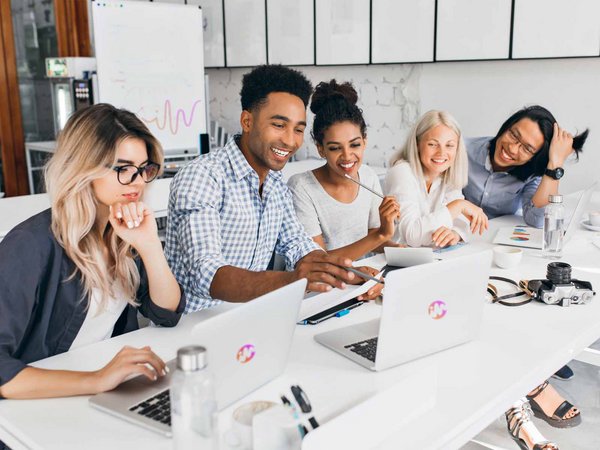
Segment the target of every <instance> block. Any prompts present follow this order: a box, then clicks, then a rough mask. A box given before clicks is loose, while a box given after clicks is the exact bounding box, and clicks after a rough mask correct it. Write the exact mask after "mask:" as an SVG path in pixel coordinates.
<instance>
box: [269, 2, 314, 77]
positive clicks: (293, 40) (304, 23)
mask: <svg viewBox="0 0 600 450" xmlns="http://www.w3.org/2000/svg"><path fill="white" fill-rule="evenodd" d="M314 7H315V5H314V0H267V36H268V43H269V45H268V55H269V64H287V65H313V64H314V63H315V20H314Z"/></svg>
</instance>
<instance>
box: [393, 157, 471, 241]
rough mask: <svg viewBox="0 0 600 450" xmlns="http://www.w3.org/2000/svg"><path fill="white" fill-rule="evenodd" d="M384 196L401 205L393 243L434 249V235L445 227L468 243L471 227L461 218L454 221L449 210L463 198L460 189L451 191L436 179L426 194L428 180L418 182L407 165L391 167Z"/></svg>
mask: <svg viewBox="0 0 600 450" xmlns="http://www.w3.org/2000/svg"><path fill="white" fill-rule="evenodd" d="M384 192H385V193H386V195H393V196H394V197H396V200H397V201H398V203H400V222H399V223H398V225H397V226H396V231H395V233H394V241H396V242H399V243H401V244H407V245H409V246H410V247H423V246H431V245H432V244H433V241H432V240H431V235H432V234H433V232H434V231H435V230H437V229H438V228H439V227H441V226H444V227H447V228H451V229H452V230H454V231H456V232H457V233H458V234H459V235H460V236H461V238H462V239H463V240H464V241H466V239H467V236H468V230H469V223H468V221H467V220H466V219H465V218H464V217H463V216H459V217H457V218H456V219H454V220H452V216H451V215H450V211H449V210H448V208H447V207H446V205H447V204H448V203H450V202H451V201H453V200H457V199H462V198H464V197H463V195H462V191H461V190H460V189H448V188H447V186H446V185H444V184H443V183H442V178H441V177H437V178H436V179H435V180H434V182H433V183H432V184H431V189H430V190H429V192H427V189H426V187H425V180H418V179H417V177H416V176H415V174H414V173H413V171H412V169H411V168H410V165H409V164H408V162H406V161H402V162H399V163H397V164H395V165H394V166H393V167H391V168H390V169H389V170H388V172H387V175H386V177H385V181H384Z"/></svg>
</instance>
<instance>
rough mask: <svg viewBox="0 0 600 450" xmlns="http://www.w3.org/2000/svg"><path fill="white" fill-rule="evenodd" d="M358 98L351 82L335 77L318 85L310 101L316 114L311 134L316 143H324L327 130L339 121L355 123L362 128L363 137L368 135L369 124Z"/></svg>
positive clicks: (311, 107) (311, 108)
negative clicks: (359, 105) (338, 79)
mask: <svg viewBox="0 0 600 450" xmlns="http://www.w3.org/2000/svg"><path fill="white" fill-rule="evenodd" d="M357 100H358V94H357V93H356V90H355V89H354V86H352V84H351V83H349V82H345V83H342V84H338V82H337V81H336V80H335V79H333V80H331V81H330V82H329V83H326V82H324V81H322V82H321V83H319V84H318V85H317V88H316V89H315V93H314V94H313V97H312V101H311V103H310V110H311V111H312V112H313V113H314V114H315V120H314V122H313V127H312V131H311V133H310V134H311V136H312V138H313V140H314V141H315V143H316V144H318V145H323V139H324V137H325V132H326V131H327V129H328V128H329V127H330V126H332V125H334V124H336V123H338V122H350V123H353V124H354V125H356V126H358V127H359V128H360V133H361V135H362V137H363V139H364V138H366V137H367V124H366V123H365V119H364V117H363V114H362V110H361V109H360V108H359V107H358V106H356V102H357Z"/></svg>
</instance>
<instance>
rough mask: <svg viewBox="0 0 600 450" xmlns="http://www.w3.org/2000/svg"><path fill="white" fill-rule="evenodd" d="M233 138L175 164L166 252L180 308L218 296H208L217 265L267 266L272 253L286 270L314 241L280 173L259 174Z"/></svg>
mask: <svg viewBox="0 0 600 450" xmlns="http://www.w3.org/2000/svg"><path fill="white" fill-rule="evenodd" d="M237 138H238V137H237V136H236V137H235V138H232V139H231V140H229V142H228V143H227V144H226V145H225V147H223V148H220V149H218V150H216V151H213V152H211V153H209V154H208V155H207V156H205V157H202V158H198V159H196V160H194V161H193V162H191V163H190V164H189V165H187V166H186V167H184V168H183V169H181V170H180V171H179V172H178V173H177V175H176V176H175V178H174V179H173V182H172V183H171V193H170V196H169V216H168V223H167V238H166V247H165V253H166V256H167V261H168V262H169V265H170V266H171V269H172V270H173V273H174V274H175V277H176V278H177V281H178V282H179V284H180V285H181V286H182V288H183V295H184V297H185V300H186V303H187V305H186V313H190V312H194V311H198V310H200V309H203V308H208V307H210V306H213V305H215V304H217V303H218V302H219V300H217V299H213V298H212V297H211V296H210V286H211V283H212V281H213V278H214V276H215V273H216V272H217V270H218V269H219V268H221V267H223V266H235V267H239V268H242V269H247V270H252V271H263V270H266V269H267V266H268V265H269V262H270V261H271V258H272V256H273V252H275V253H277V254H279V255H282V256H283V257H284V258H285V260H286V269H287V270H292V269H293V268H294V266H295V265H296V263H297V262H298V260H300V259H301V258H303V257H304V256H305V255H307V254H308V253H310V252H312V251H314V250H319V249H320V247H319V246H318V245H317V244H316V243H315V242H314V241H313V240H312V239H311V238H310V237H309V236H308V235H307V234H306V233H305V232H304V229H303V228H302V225H301V224H300V223H299V222H298V219H297V217H296V213H295V212H294V206H293V202H292V196H291V193H290V191H289V190H288V187H287V185H286V184H285V183H284V182H283V181H282V179H281V173H280V172H274V171H271V172H269V174H268V175H267V178H266V179H265V182H264V185H263V188H262V196H261V194H260V193H259V179H258V175H257V173H256V172H255V171H254V169H252V167H251V166H250V164H248V161H246V158H245V157H244V155H243V154H242V152H241V150H240V149H239V147H238V145H237V143H236V140H237Z"/></svg>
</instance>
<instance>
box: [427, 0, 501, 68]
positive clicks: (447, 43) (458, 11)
mask: <svg viewBox="0 0 600 450" xmlns="http://www.w3.org/2000/svg"><path fill="white" fill-rule="evenodd" d="M510 16H511V0H438V12H437V36H436V60H437V61H457V60H475V59H507V58H508V57H509V48H510V20H511V17H510Z"/></svg>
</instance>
